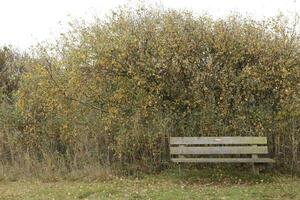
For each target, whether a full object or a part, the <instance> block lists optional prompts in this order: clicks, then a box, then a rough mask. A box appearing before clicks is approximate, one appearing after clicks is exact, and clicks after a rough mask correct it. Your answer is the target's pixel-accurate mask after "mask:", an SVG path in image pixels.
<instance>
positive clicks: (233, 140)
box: [170, 137, 267, 145]
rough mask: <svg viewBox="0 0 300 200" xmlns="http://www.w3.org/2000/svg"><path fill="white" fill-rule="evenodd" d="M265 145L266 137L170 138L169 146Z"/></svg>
mask: <svg viewBox="0 0 300 200" xmlns="http://www.w3.org/2000/svg"><path fill="white" fill-rule="evenodd" d="M180 144H183V145H193V144H267V138H266V137H170V145H180Z"/></svg>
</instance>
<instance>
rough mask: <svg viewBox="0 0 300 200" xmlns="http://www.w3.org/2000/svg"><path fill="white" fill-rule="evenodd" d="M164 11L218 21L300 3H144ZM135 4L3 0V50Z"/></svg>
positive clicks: (287, 10) (290, 9)
mask: <svg viewBox="0 0 300 200" xmlns="http://www.w3.org/2000/svg"><path fill="white" fill-rule="evenodd" d="M144 1H145V2H147V3H150V4H158V5H160V6H163V7H164V8H175V9H181V8H183V9H190V10H193V11H194V12H197V13H201V12H207V13H209V14H210V15H212V16H215V17H222V16H226V15H228V14H229V13H231V12H233V11H238V12H241V13H244V14H248V15H252V16H253V17H255V18H262V17H268V16H274V15H276V14H278V13H279V11H281V12H283V14H285V15H289V16H292V15H293V14H294V13H295V12H298V13H299V11H300V0H298V2H296V1H295V0H144ZM128 2H129V4H130V5H135V4H136V2H137V1H136V0H131V1H130V0H104V1H102V0H0V46H1V45H8V44H11V45H13V46H15V47H17V48H20V49H26V48H28V47H30V46H31V45H34V44H36V43H37V42H40V41H43V40H46V39H51V38H52V39H53V38H55V37H56V36H57V35H58V33H59V32H60V31H62V30H63V28H64V27H65V24H66V23H67V22H68V20H70V16H71V17H75V18H83V19H86V20H90V19H92V16H94V15H98V16H104V15H105V14H106V13H108V12H109V11H110V10H112V9H114V8H116V7H118V6H121V5H124V4H128Z"/></svg>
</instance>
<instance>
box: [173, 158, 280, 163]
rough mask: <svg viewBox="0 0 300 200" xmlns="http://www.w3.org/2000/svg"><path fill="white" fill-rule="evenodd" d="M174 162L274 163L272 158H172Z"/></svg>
mask: <svg viewBox="0 0 300 200" xmlns="http://www.w3.org/2000/svg"><path fill="white" fill-rule="evenodd" d="M171 160H172V161H173V162H176V163H179V162H185V163H274V162H275V161H274V160H273V159H271V158H255V159H254V158H171Z"/></svg>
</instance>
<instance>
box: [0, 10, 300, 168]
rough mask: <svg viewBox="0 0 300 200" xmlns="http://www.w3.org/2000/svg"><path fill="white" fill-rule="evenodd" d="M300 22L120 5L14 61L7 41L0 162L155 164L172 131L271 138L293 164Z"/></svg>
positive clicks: (299, 105) (276, 152) (284, 162)
mask: <svg viewBox="0 0 300 200" xmlns="http://www.w3.org/2000/svg"><path fill="white" fill-rule="evenodd" d="M296 28H297V25H289V23H288V22H287V21H285V19H284V18H283V17H278V18H272V19H267V20H264V21H255V20H253V19H251V18H247V17H246V18H245V17H242V16H239V15H232V16H230V17H228V18H226V19H212V18H210V17H208V16H194V15H193V14H191V13H189V12H185V11H174V10H167V11H163V10H160V9H155V8H154V9H152V8H151V9H145V8H141V9H137V10H133V11H132V10H130V9H121V10H119V11H116V12H113V13H112V14H111V15H110V17H108V18H107V19H106V20H100V19H95V20H94V22H93V23H92V24H85V23H84V22H76V23H73V24H72V25H71V29H70V31H69V32H68V33H65V34H62V35H61V37H60V38H59V39H58V41H57V43H55V44H48V45H42V46H38V47H36V48H35V49H34V50H33V53H32V55H31V56H25V57H24V56H23V57H22V56H20V58H15V59H8V58H7V57H8V56H7V55H8V52H7V51H8V50H2V51H1V54H0V55H1V56H0V77H1V80H0V92H1V93H0V97H1V99H0V103H1V110H0V127H1V129H0V163H1V164H2V165H3V166H22V167H23V168H24V169H28V171H30V170H34V169H46V170H50V171H51V170H57V169H62V170H67V171H68V170H72V169H80V168H83V167H85V166H87V165H99V166H106V167H111V168H114V169H122V170H125V171H128V172H131V171H137V170H140V171H148V172H149V171H155V170H161V169H164V168H166V167H168V166H169V165H170V162H169V153H168V137H169V136H170V135H172V136H267V137H268V139H269V149H270V151H271V156H272V157H275V159H276V161H277V166H278V167H282V168H284V169H287V170H290V171H293V172H294V171H296V170H297V169H299V165H300V163H299V161H300V158H299V156H300V152H299V151H300V150H299V142H300V133H299V131H300V130H299V128H300V127H299V124H300V110H299V109H300V93H299V92H300V46H299V45H300V38H299V36H300V35H299V33H298V32H297V31H296ZM2 55H3V56H2ZM11 55H13V52H11ZM6 69H9V70H11V69H18V70H15V71H16V72H15V73H13V72H12V73H10V74H7V70H6ZM20 69H22V70H20ZM4 73H6V75H4ZM2 76H4V79H7V81H2V80H4V79H2Z"/></svg>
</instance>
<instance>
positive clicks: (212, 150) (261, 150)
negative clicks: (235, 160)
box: [170, 146, 268, 155]
mask: <svg viewBox="0 0 300 200" xmlns="http://www.w3.org/2000/svg"><path fill="white" fill-rule="evenodd" d="M170 153H171V154H176V155H180V154H191V155H195V154H199V155H201V154H202V155H204V154H205V155H210V154H267V153H268V147H267V146H257V147H254V146H219V147H187V146H181V147H170Z"/></svg>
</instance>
